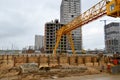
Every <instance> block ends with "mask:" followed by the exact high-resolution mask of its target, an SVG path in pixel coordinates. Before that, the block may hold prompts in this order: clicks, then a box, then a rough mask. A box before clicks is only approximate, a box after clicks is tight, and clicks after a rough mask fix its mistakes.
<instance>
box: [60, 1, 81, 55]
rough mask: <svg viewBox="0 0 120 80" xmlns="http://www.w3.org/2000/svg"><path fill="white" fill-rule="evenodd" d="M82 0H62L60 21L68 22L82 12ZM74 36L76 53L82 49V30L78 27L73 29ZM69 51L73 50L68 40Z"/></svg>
mask: <svg viewBox="0 0 120 80" xmlns="http://www.w3.org/2000/svg"><path fill="white" fill-rule="evenodd" d="M80 6H81V1H80V0H62V3H61V7H60V22H61V23H62V24H67V23H68V22H70V21H72V20H73V19H74V18H76V17H77V16H79V15H80V13H81V7H80ZM72 35H73V36H72V37H73V41H74V47H75V51H76V53H79V52H80V51H81V50H82V30H81V28H77V29H75V30H73V31H72ZM67 52H72V51H71V48H70V46H69V43H68V41H67Z"/></svg>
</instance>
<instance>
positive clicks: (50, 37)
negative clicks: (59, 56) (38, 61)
mask: <svg viewBox="0 0 120 80" xmlns="http://www.w3.org/2000/svg"><path fill="white" fill-rule="evenodd" d="M62 26H63V24H61V23H60V22H59V21H58V20H55V21H52V22H47V23H46V24H45V52H46V53H48V54H51V53H53V49H54V47H55V44H56V39H57V36H56V32H57V30H58V29H60V28H61V27H62ZM57 52H58V53H66V36H65V35H64V36H63V37H62V39H61V41H60V44H59V48H58V49H57Z"/></svg>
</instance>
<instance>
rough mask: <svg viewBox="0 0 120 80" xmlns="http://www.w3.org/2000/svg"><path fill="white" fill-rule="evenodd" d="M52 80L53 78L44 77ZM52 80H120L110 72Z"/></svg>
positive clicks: (119, 77)
mask: <svg viewBox="0 0 120 80" xmlns="http://www.w3.org/2000/svg"><path fill="white" fill-rule="evenodd" d="M45 80H53V79H45ZM54 80H120V75H111V74H106V73H102V74H95V75H84V76H75V77H74V76H72V77H65V78H58V79H57V78H56V79H54Z"/></svg>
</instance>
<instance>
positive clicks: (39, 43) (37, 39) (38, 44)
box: [35, 35, 44, 50]
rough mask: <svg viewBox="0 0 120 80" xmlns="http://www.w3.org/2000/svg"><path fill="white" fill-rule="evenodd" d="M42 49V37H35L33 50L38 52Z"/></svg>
mask: <svg viewBox="0 0 120 80" xmlns="http://www.w3.org/2000/svg"><path fill="white" fill-rule="evenodd" d="M42 47H44V36H42V35H35V50H40V49H41V48H42Z"/></svg>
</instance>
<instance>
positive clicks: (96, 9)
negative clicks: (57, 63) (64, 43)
mask: <svg viewBox="0 0 120 80" xmlns="http://www.w3.org/2000/svg"><path fill="white" fill-rule="evenodd" d="M105 14H107V15H108V16H112V17H120V0H112V1H108V0H102V1H100V2H99V3H97V4H96V5H94V6H93V7H91V8H90V9H88V10H87V11H85V12H84V13H83V14H80V15H79V16H78V17H76V18H75V19H74V20H72V21H71V22H69V23H68V24H66V25H64V26H63V27H62V28H60V29H59V30H58V31H57V33H56V34H57V35H56V36H57V39H56V45H55V48H54V51H53V54H54V55H56V50H57V48H58V46H59V42H60V40H61V38H62V36H63V35H67V36H68V38H69V41H70V45H71V48H72V52H73V54H75V50H74V43H73V41H72V37H71V36H72V35H71V31H72V30H74V29H76V28H78V27H82V26H83V25H85V24H87V23H89V22H91V21H93V20H96V19H98V18H99V17H101V16H103V15H105Z"/></svg>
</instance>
